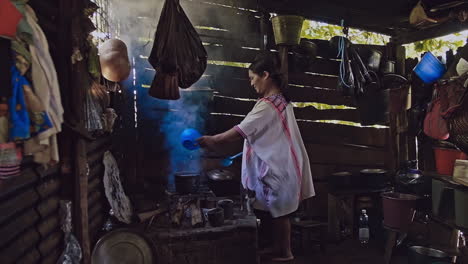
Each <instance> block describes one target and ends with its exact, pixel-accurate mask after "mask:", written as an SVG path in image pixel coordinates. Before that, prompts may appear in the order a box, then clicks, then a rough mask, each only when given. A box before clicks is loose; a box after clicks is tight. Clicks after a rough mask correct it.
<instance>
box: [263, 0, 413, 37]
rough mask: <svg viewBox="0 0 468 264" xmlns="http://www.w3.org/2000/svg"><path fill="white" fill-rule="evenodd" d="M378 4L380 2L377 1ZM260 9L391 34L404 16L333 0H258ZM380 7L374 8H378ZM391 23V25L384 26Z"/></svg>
mask: <svg viewBox="0 0 468 264" xmlns="http://www.w3.org/2000/svg"><path fill="white" fill-rule="evenodd" d="M379 4H380V3H379ZM259 5H260V7H261V8H262V10H266V11H268V12H272V13H278V14H296V15H301V16H304V17H305V18H307V19H310V20H315V21H320V22H326V23H329V24H335V25H340V23H341V19H345V21H346V24H347V25H348V26H349V27H353V28H357V29H363V30H366V31H372V32H377V33H381V34H386V35H392V34H393V33H394V31H393V30H392V29H391V26H393V25H395V24H398V23H400V22H401V21H402V20H404V19H406V17H401V16H398V15H395V14H390V13H389V14H385V13H383V12H378V11H376V12H369V11H365V10H359V9H356V8H353V7H352V6H347V5H341V4H337V3H333V1H322V2H317V1H315V2H310V1H284V0H259ZM379 9H381V8H376V9H375V10H379ZM385 25H391V26H388V27H387V26H385Z"/></svg>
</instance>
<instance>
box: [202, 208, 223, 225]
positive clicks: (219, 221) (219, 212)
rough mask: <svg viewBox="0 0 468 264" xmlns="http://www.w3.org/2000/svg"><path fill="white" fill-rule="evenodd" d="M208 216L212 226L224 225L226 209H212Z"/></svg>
mask: <svg viewBox="0 0 468 264" xmlns="http://www.w3.org/2000/svg"><path fill="white" fill-rule="evenodd" d="M206 216H207V218H208V222H209V223H210V225H211V226H212V227H217V226H222V225H223V223H224V210H223V209H222V208H214V209H210V210H209V211H208V212H207V213H206Z"/></svg>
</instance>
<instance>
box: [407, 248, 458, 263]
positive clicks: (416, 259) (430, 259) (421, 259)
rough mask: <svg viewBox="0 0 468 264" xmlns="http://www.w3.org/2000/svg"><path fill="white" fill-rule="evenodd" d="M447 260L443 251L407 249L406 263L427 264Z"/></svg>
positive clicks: (447, 257)
mask: <svg viewBox="0 0 468 264" xmlns="http://www.w3.org/2000/svg"><path fill="white" fill-rule="evenodd" d="M449 258H450V257H449V256H448V255H447V254H446V253H445V252H443V251H440V250H437V249H433V248H427V247H421V246H412V247H410V248H409V252H408V263H411V264H428V263H434V262H436V261H448V260H449Z"/></svg>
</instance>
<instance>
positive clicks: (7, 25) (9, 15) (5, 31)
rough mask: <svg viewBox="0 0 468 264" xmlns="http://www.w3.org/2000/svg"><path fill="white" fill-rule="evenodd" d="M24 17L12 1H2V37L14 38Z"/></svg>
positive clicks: (0, 28)
mask: <svg viewBox="0 0 468 264" xmlns="http://www.w3.org/2000/svg"><path fill="white" fill-rule="evenodd" d="M22 17H23V15H21V13H20V12H19V11H18V9H16V7H15V6H14V5H13V4H12V3H11V2H10V0H0V36H6V37H10V38H14V37H15V35H16V26H17V25H18V23H19V22H20V20H21V18H22Z"/></svg>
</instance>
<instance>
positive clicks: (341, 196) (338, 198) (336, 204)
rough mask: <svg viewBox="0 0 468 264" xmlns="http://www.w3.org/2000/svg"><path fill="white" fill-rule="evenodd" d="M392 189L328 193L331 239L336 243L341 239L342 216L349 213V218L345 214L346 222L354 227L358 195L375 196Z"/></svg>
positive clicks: (347, 190) (337, 190) (357, 189)
mask: <svg viewBox="0 0 468 264" xmlns="http://www.w3.org/2000/svg"><path fill="white" fill-rule="evenodd" d="M392 189H393V188H392V187H383V188H354V189H335V190H330V192H329V193H328V233H329V235H330V237H331V238H332V239H333V240H335V241H338V240H340V238H341V231H340V221H339V216H340V214H345V213H348V214H347V216H346V214H345V218H346V222H347V223H348V224H349V225H350V226H351V227H353V226H354V203H355V201H354V200H355V197H356V195H366V194H367V195H375V194H380V193H383V192H388V191H391V190H392ZM341 205H343V206H341ZM343 207H345V208H343ZM343 211H345V212H343Z"/></svg>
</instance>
